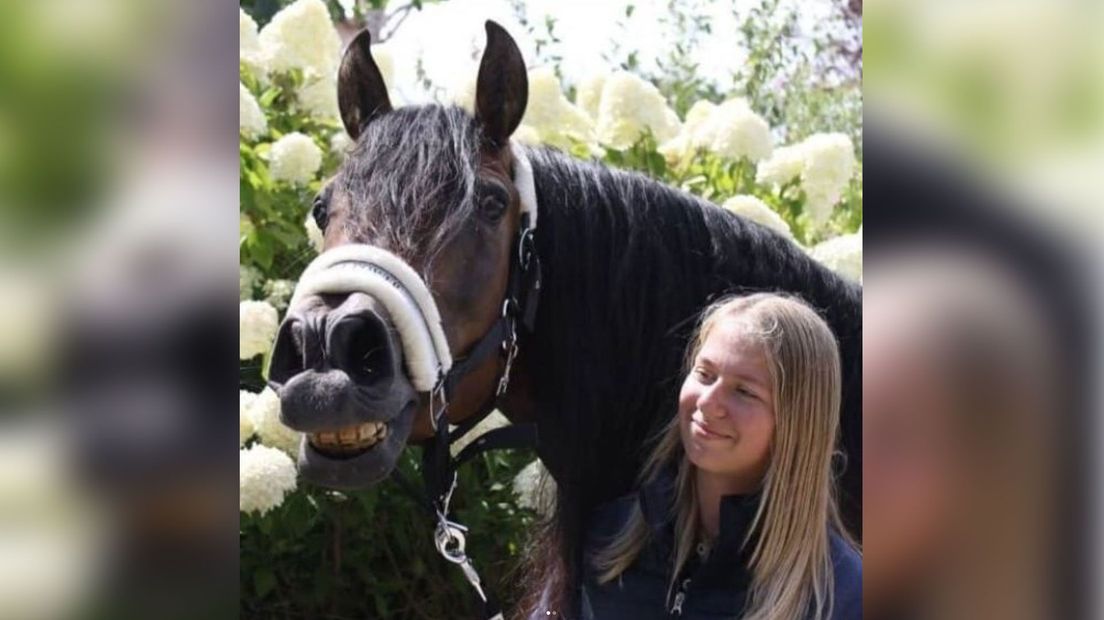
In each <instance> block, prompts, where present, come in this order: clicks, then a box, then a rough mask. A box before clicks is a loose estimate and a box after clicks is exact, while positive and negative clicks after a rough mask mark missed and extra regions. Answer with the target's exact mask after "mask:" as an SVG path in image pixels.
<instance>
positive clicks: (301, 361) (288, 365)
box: [268, 318, 306, 386]
mask: <svg viewBox="0 0 1104 620" xmlns="http://www.w3.org/2000/svg"><path fill="white" fill-rule="evenodd" d="M303 330H304V327H303V322H302V321H300V320H298V319H293V318H288V319H286V320H285V321H284V323H283V324H282V325H280V329H279V331H278V332H277V334H276V344H275V345H274V346H273V349H272V359H271V361H270V362H269V367H268V381H269V383H270V384H273V385H275V386H279V385H283V384H284V383H287V382H288V380H290V379H291V378H292V377H294V376H295V375H297V374H299V373H301V372H303V371H304V370H306V350H305V346H306V342H305V337H304V334H303Z"/></svg>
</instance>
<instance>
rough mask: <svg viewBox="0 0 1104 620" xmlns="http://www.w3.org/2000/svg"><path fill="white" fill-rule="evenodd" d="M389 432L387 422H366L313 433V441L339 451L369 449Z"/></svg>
mask: <svg viewBox="0 0 1104 620" xmlns="http://www.w3.org/2000/svg"><path fill="white" fill-rule="evenodd" d="M387 434H388V427H387V424H385V423H383V422H365V423H363V424H358V425H356V426H347V427H345V428H339V429H337V430H335V431H322V432H318V433H314V434H312V435H311V442H312V443H314V444H315V445H317V446H320V447H323V448H328V449H336V450H338V451H349V450H367V449H369V448H371V447H373V446H375V445H376V444H377V443H379V442H380V441H383V440H384V439H385V438H386V437H387Z"/></svg>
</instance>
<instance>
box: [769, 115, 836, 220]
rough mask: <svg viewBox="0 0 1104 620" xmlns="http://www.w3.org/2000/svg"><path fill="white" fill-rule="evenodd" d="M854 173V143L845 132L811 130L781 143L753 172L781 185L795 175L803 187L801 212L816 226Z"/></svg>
mask: <svg viewBox="0 0 1104 620" xmlns="http://www.w3.org/2000/svg"><path fill="white" fill-rule="evenodd" d="M854 173H855V147H854V145H853V144H852V143H851V138H849V137H848V136H847V135H845V134H840V133H830V134H814V135H812V136H809V137H808V138H806V139H805V140H803V141H802V142H800V143H798V144H794V145H791V146H787V147H783V148H780V149H778V150H776V151H775V152H774V156H773V157H771V158H770V159H769V160H767V161H765V162H762V163H761V164H760V165H759V169H758V171H757V173H756V179H757V180H758V181H759V182H760V183H770V184H774V185H783V184H785V183H788V182H789V181H791V180H793V179H794V178H799V179H800V180H801V188H802V189H803V190H804V191H805V197H806V204H805V212H806V213H807V214H808V216H809V219H810V221H811V222H812V223H813V224H814V225H816V226H820V225H822V224H824V223H825V222H826V221H828V218H829V216H831V214H832V207H834V206H835V205H836V203H837V202H839V200H840V197H841V196H842V195H843V192H844V190H845V189H847V185H848V183H850V182H851V177H852V175H854Z"/></svg>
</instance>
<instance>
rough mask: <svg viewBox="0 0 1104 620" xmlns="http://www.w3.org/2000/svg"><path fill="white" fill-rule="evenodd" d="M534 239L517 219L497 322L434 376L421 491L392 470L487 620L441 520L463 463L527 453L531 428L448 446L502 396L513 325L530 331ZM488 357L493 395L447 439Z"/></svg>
mask: <svg viewBox="0 0 1104 620" xmlns="http://www.w3.org/2000/svg"><path fill="white" fill-rule="evenodd" d="M534 234H535V228H534V227H533V226H532V225H531V223H530V215H529V213H522V215H521V224H520V226H519V232H518V236H517V240H516V241H515V243H514V247H513V251H512V252H511V259H510V274H509V279H508V281H507V286H506V296H505V298H504V299H503V302H502V313H501V315H500V316H499V318H498V320H496V321H495V323H494V325H492V326H491V328H490V329H489V330H487V332H486V333H485V334H484V335H483V337H482V338H480V339H479V340H478V341H477V342H476V343H475V346H473V347H472V349H471V351H470V352H469V353H468V354H467V355H466V356H464V357H463V358H460V359H457V360H455V361H454V363H453V364H452V367H451V368H450V369H449V371H448V372H447V373H442V374H441V376H440V378H439V379H438V382H437V385H436V387H434V389H433V390H432V391H431V392H430V419H431V421H432V424H433V431H434V433H433V437H432V438H431V439H429V440H427V441H425V442H423V444H422V448H423V451H422V467H421V473H422V481H423V486H422V488H421V489H419V488H418V487H416V486H415V485H414V484H413V483H412V482H411V481H410V480H408V479H407V478H406V477H404V476H403V475H402V474H401V473H400V472H399V470H398V469H395V470H394V472H393V476H394V477H395V479H396V481H397V482H398V483H399V484H400V486H401V487H402V488H403V489H404V490H405V491H406V492H407V493H408V494H410V495H411V496H412V497H413V498H414V500H415V501H416V502H418V503H419V504H420V505H421V506H422V507H423V508H424V509H425V511H426V512H427V513H428V514H429V516H430V517H431V518H432V519H433V521H434V523H435V529H434V536H433V537H434V544H435V545H436V547H437V551H438V553H440V554H441V556H442V557H444V558H445V559H446V560H448V561H449V562H452V563H454V564H456V565H458V566H460V568H461V569H462V570H463V572H464V577H465V578H466V579H467V580H468V582H469V583H470V584H471V585H472V588H474V590H475V592H476V594H477V595H478V596H479V598H480V601H481V603H482V604H483V609H484V616H485V617H486V618H488V619H495V618H498V619H501V618H502V610H501V609H500V608H499V604H498V602H497V600H495V598H494V597H493V596H492V595H491V594H490V592H489V591H487V590H486V589H484V587H483V585H482V582H481V580H480V578H479V574H478V573H477V572H476V570H475V567H474V566H473V565H472V562H471V559H470V558H468V557H467V555H466V554H465V552H464V545H465V533H466V532H467V531H468V529H467V528H466V527H465V526H464V525H462V524H461V523H459V522H457V521H455V520H453V519H452V518H451V516H450V514H449V508H450V507H449V504H450V502H451V500H452V493H453V491H455V489H456V481H457V471H458V470H459V468H460V467H461V466H462V465H463V464H464V463H467V462H468V461H470V460H471V459H473V458H474V457H476V456H478V455H480V454H482V453H484V452H487V451H488V450H499V449H512V448H525V447H535V446H536V443H537V434H536V426H535V425H533V424H515V425H510V426H505V427H502V428H496V429H493V430H490V431H487V432H486V433H484V434H482V435H480V436H479V437H477V438H476V439H475V440H473V441H472V442H471V443H469V444H468V445H467V446H465V447H464V449H463V450H461V451H460V453H459V454H457V455H456V456H455V457H453V456H452V452H451V450H450V446H451V445H452V442H454V441H456V440H457V439H459V438H460V437H462V436H464V435H466V434H467V433H468V432H469V431H471V430H472V428H474V427H475V425H476V424H479V423H480V422H482V421H483V420H484V419H485V418H486V417H487V416H488V415H490V414H491V412H492V411H494V409H495V408H496V407H497V406H498V403H499V399H500V398H501V397H502V395H503V394H505V393H506V389H507V387H508V386H509V383H510V372H511V370H512V368H513V363H514V359H515V358H516V357H517V353H518V342H517V330H518V323H519V322H520V323H521V326H522V327H524V328H525V329H526V330H528V331H529V332H530V333H532V331H533V328H534V323H535V321H536V315H537V304H538V302H539V298H540V288H541V267H540V259H539V257H538V256H537V252H536V248H535V246H534ZM494 355H502V356H503V358H504V363H503V365H502V370H501V371H500V372H499V373H498V375H497V377H496V380H495V384H496V385H495V386H494V390H493V391H492V393H491V395H490V396H489V397H488V398H487V400H486V401H485V402H484V403H483V404H482V405H481V406H480V407H479V409H477V410H476V412H475V413H474V414H473V415H471V416H469V417H467V418H466V419H465V420H464V421H463V422H461V423H460V424H459V425H457V426H456V428H455V429H453V430H452V431H451V432H450V431H449V423H448V416H447V414H448V407H449V403H450V402H451V399H452V396H453V395H454V393H455V391H456V388H457V386H458V385H459V384H460V381H461V380H462V379H463V378H464V377H465V376H467V375H468V374H469V373H471V372H472V371H473V370H474V369H476V368H478V367H479V366H481V365H482V364H483V363H485V362H486V360H487V359H488V358H490V357H491V356H494Z"/></svg>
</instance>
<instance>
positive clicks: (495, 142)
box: [475, 20, 529, 149]
mask: <svg viewBox="0 0 1104 620" xmlns="http://www.w3.org/2000/svg"><path fill="white" fill-rule="evenodd" d="M486 27H487V48H486V49H485V50H483V60H481V61H480V63H479V79H478V80H477V81H476V86H475V118H476V119H477V120H478V121H479V122H480V123H481V124H482V125H483V135H484V136H485V137H486V138H487V140H488V142H489V143H490V145H491V146H492V147H493V148H496V149H498V148H502V147H504V146H506V143H507V141H508V140H509V139H510V134H512V133H514V130H515V129H517V126H518V125H519V124H521V117H522V115H523V114H525V105H526V104H527V103H528V102H529V78H528V76H527V75H526V73H525V59H524V58H522V57H521V51H520V50H518V47H517V44H516V43H514V40H513V38H511V37H510V35H509V34H508V33H507V32H506V30H505V29H503V27H502V26H499V25H498V24H496V23H494V22H493V21H490V20H487V24H486Z"/></svg>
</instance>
